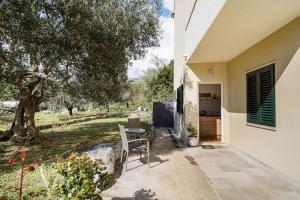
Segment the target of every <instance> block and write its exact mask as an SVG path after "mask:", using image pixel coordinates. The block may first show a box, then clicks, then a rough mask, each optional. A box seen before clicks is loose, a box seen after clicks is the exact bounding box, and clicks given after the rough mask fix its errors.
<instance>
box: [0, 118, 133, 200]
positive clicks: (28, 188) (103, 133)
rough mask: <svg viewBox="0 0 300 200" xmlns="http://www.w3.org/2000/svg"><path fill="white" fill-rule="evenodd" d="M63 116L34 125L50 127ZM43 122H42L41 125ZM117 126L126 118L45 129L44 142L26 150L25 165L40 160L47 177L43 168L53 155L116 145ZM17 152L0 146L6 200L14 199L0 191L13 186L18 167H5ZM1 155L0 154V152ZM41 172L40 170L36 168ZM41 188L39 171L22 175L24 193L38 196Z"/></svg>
mask: <svg viewBox="0 0 300 200" xmlns="http://www.w3.org/2000/svg"><path fill="white" fill-rule="evenodd" d="M90 115H95V113H85V114H84V113H79V114H77V117H78V116H82V117H87V116H90ZM64 116H65V115H62V114H48V117H46V116H45V114H37V117H38V120H37V121H38V122H39V123H40V124H41V123H47V124H48V123H53V122H55V121H57V120H61V119H62V117H64ZM42 119H44V121H42ZM118 123H121V124H125V125H126V123H127V116H126V115H123V116H121V117H106V118H103V119H96V120H91V121H86V122H81V123H77V124H72V125H69V126H68V127H67V128H65V129H61V130H57V129H52V128H51V129H47V130H43V131H42V133H41V134H42V135H43V136H45V138H46V139H45V142H43V144H35V145H30V146H27V147H28V148H29V149H30V159H29V160H28V162H32V161H33V160H35V159H37V158H40V157H41V158H42V159H43V165H42V166H43V169H44V170H45V172H46V174H47V173H51V170H49V169H50V168H49V167H47V166H49V165H50V164H51V163H53V162H54V160H53V159H54V158H55V156H56V155H62V154H63V153H64V152H67V151H75V150H79V149H88V148H90V147H92V146H94V145H96V144H99V143H117V142H119V141H120V136H119V131H118ZM18 148H20V146H17V145H16V144H14V143H12V142H11V141H7V142H0V151H2V157H1V156H0V173H1V174H0V197H1V195H4V194H6V195H8V196H9V199H15V198H16V194H14V193H12V192H9V193H8V192H7V191H5V190H4V189H3V186H5V188H7V187H9V186H16V185H17V181H18V179H17V173H18V169H19V166H15V167H13V168H11V167H9V166H8V160H9V159H10V158H11V157H12V156H13V155H14V154H15V153H16V150H17V149H18ZM0 153H1V152H0ZM40 168H41V167H40ZM43 188H44V185H43V182H42V178H41V175H40V169H38V170H36V171H35V172H32V173H31V174H28V175H26V179H25V193H27V194H29V193H30V192H33V193H39V191H43ZM44 194H45V193H44ZM0 199H1V198H0ZM30 199H45V197H43V196H41V195H40V196H37V197H31V198H30Z"/></svg>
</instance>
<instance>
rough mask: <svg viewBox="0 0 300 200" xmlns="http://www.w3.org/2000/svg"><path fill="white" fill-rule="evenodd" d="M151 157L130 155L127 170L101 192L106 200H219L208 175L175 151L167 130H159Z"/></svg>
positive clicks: (177, 150) (179, 150)
mask: <svg viewBox="0 0 300 200" xmlns="http://www.w3.org/2000/svg"><path fill="white" fill-rule="evenodd" d="M157 135H158V136H157V137H156V139H155V142H154V144H153V150H152V155H151V158H150V162H151V168H148V166H147V164H146V159H139V156H130V157H129V163H128V171H127V172H125V169H123V171H122V174H121V176H120V177H119V178H118V179H117V182H116V183H115V184H114V185H113V186H112V187H111V188H110V189H108V190H106V191H104V192H103V193H102V197H103V199H104V200H106V199H113V200H123V199H124V200H130V199H134V200H154V199H160V200H198V199H199V200H202V199H203V200H204V199H205V200H217V199H218V198H217V196H216V195H215V193H214V191H213V190H212V188H211V186H210V183H209V182H208V179H207V178H206V176H205V175H204V174H203V173H202V172H201V171H200V170H199V168H198V166H197V165H195V164H194V163H191V161H190V160H189V159H188V158H187V157H186V156H185V154H184V152H183V151H182V150H181V149H176V148H175V146H174V143H173V139H172V138H171V137H170V134H169V133H168V131H167V130H165V129H161V130H158V131H157Z"/></svg>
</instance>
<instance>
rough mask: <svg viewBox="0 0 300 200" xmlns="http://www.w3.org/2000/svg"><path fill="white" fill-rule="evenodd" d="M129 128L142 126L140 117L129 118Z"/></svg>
mask: <svg viewBox="0 0 300 200" xmlns="http://www.w3.org/2000/svg"><path fill="white" fill-rule="evenodd" d="M128 128H141V120H140V118H128Z"/></svg>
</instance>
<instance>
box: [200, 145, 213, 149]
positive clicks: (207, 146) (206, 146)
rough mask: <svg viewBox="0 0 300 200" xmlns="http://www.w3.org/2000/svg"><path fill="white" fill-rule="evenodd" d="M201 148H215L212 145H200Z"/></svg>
mask: <svg viewBox="0 0 300 200" xmlns="http://www.w3.org/2000/svg"><path fill="white" fill-rule="evenodd" d="M200 146H201V147H202V149H215V147H214V146H213V145H200Z"/></svg>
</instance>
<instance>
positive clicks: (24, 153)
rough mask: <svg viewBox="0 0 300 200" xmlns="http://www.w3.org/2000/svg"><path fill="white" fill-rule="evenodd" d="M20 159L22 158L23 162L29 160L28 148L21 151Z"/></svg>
mask: <svg viewBox="0 0 300 200" xmlns="http://www.w3.org/2000/svg"><path fill="white" fill-rule="evenodd" d="M19 152H20V158H21V160H23V161H24V160H25V159H26V158H27V156H28V149H26V148H22V149H20V151H19Z"/></svg>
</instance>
